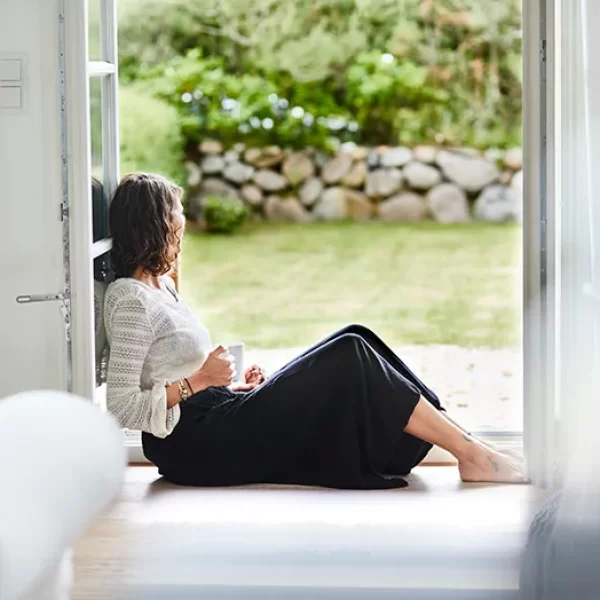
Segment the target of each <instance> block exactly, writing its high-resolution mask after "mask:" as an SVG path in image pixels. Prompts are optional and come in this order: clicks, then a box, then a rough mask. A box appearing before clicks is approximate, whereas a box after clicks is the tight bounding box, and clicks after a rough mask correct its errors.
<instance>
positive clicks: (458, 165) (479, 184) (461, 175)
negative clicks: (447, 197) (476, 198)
mask: <svg viewBox="0 0 600 600" xmlns="http://www.w3.org/2000/svg"><path fill="white" fill-rule="evenodd" d="M436 161H437V164H438V165H439V167H440V168H441V169H442V172H443V173H444V175H445V176H446V177H447V178H448V179H449V180H450V181H451V182H452V183H455V184H457V185H458V186H460V187H461V188H462V189H463V190H465V191H466V192H469V193H476V192H480V191H481V190H482V189H483V188H484V187H486V186H488V185H490V184H491V183H493V182H494V181H496V180H497V179H498V177H499V175H500V171H499V170H498V167H497V166H496V165H495V164H494V163H492V162H490V161H489V160H487V159H485V158H482V157H480V156H469V155H467V154H465V153H464V152H463V151H462V150H459V151H456V152H450V151H448V150H440V151H439V152H438V155H437V158H436Z"/></svg>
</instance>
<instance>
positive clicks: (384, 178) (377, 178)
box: [365, 169, 403, 198]
mask: <svg viewBox="0 0 600 600" xmlns="http://www.w3.org/2000/svg"><path fill="white" fill-rule="evenodd" d="M402 181H403V178H402V171H400V170H399V169H377V170H375V171H371V172H370V173H369V174H368V175H367V183H366V185H365V192H366V194H367V196H369V198H386V197H387V196H391V195H392V194H395V193H396V192H397V191H398V190H399V189H400V188H401V187H402Z"/></svg>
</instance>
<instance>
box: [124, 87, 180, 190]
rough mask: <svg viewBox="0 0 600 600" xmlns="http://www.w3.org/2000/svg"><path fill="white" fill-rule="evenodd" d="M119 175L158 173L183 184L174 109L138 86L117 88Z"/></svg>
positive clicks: (178, 132)
mask: <svg viewBox="0 0 600 600" xmlns="http://www.w3.org/2000/svg"><path fill="white" fill-rule="evenodd" d="M119 105H120V107H119V120H120V132H119V135H120V152H121V166H120V167H121V175H125V174H126V173H131V172H132V171H147V172H152V173H159V174H160V175H163V176H165V177H168V178H169V179H171V180H173V181H175V182H177V183H178V184H180V185H182V184H183V183H184V181H185V175H184V170H183V136H182V135H181V130H180V124H179V121H180V118H179V115H178V114H177V110H176V109H175V108H173V107H172V106H169V105H168V104H167V103H165V102H163V101H162V100H159V99H157V98H152V97H151V96H149V95H148V93H145V92H144V91H143V89H142V88H140V87H137V86H121V89H120V92H119Z"/></svg>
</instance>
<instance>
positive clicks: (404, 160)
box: [381, 146, 413, 168]
mask: <svg viewBox="0 0 600 600" xmlns="http://www.w3.org/2000/svg"><path fill="white" fill-rule="evenodd" d="M412 159H413V153H412V150H411V149H410V148H404V147H403V146H398V147H397V148H388V149H386V150H383V151H382V152H381V166H382V167H390V168H392V167H403V166H404V165H406V164H408V163H409V162H410V161H411V160H412Z"/></svg>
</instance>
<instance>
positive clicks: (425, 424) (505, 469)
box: [404, 398, 525, 483]
mask: <svg viewBox="0 0 600 600" xmlns="http://www.w3.org/2000/svg"><path fill="white" fill-rule="evenodd" d="M404 431H406V432H407V433H409V434H410V435H413V436H414V437H417V438H419V439H422V440H424V441H426V442H429V443H430V444H434V445H436V446H439V447H440V448H443V449H444V450H447V451H448V452H450V454H452V455H453V456H455V457H456V459H457V460H458V470H459V472H460V476H461V479H462V480H463V481H481V482H483V481H489V482H498V483H500V482H506V483H519V482H524V481H525V477H524V474H523V468H522V466H521V465H520V463H519V462H518V461H516V460H514V459H513V458H510V457H508V456H505V455H504V454H501V453H500V452H497V451H496V450H494V449H493V448H491V447H490V446H487V445H485V444H483V443H482V442H481V441H479V440H477V439H476V438H474V437H472V436H470V435H468V434H467V433H465V432H464V430H462V429H461V428H460V427H458V426H457V425H455V424H454V423H453V422H452V421H451V420H450V419H449V418H446V417H445V416H443V415H442V414H440V412H439V411H438V410H437V409H436V408H434V407H433V406H431V404H430V403H429V402H427V401H426V400H423V399H422V398H421V399H420V400H419V402H418V403H417V406H416V407H415V409H414V411H413V413H412V415H411V417H410V419H409V421H408V423H407V425H406V427H405V429H404Z"/></svg>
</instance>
